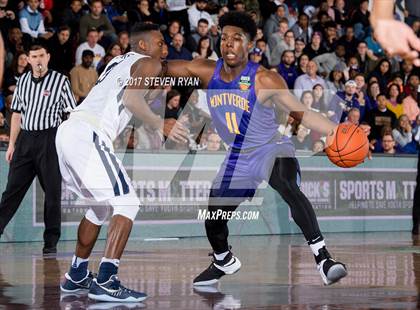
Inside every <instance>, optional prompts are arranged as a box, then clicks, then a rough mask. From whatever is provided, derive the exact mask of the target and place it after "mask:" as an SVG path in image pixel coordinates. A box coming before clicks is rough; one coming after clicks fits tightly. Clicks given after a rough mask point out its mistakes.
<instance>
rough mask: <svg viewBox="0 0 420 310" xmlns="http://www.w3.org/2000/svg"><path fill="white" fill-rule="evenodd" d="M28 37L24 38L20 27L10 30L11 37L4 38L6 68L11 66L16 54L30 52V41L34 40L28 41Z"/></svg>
mask: <svg viewBox="0 0 420 310" xmlns="http://www.w3.org/2000/svg"><path fill="white" fill-rule="evenodd" d="M27 37H28V36H26V37H23V34H22V31H21V30H20V29H19V27H13V28H11V29H10V30H9V35H8V36H7V37H5V38H4V40H5V41H4V45H5V47H6V63H5V67H8V66H10V64H11V63H12V60H13V56H14V55H15V54H16V53H18V52H24V51H26V50H28V48H29V45H30V41H32V39H30V40H26V38H27ZM29 38H30V37H29Z"/></svg>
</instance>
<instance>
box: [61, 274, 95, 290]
mask: <svg viewBox="0 0 420 310" xmlns="http://www.w3.org/2000/svg"><path fill="white" fill-rule="evenodd" d="M94 277H95V274H93V273H92V272H90V271H89V272H88V274H87V275H86V277H84V278H83V279H82V280H80V281H74V280H73V279H72V278H71V276H70V275H69V274H68V273H67V272H66V274H65V275H64V282H63V283H62V284H61V285H60V289H61V291H62V292H65V293H73V292H78V291H81V290H88V289H90V286H91V285H92V280H93V278H94Z"/></svg>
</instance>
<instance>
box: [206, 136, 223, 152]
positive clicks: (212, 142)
mask: <svg viewBox="0 0 420 310" xmlns="http://www.w3.org/2000/svg"><path fill="white" fill-rule="evenodd" d="M221 142H222V139H221V138H220V137H219V135H218V134H217V133H210V134H209V135H208V136H207V151H209V152H217V151H220V148H221Z"/></svg>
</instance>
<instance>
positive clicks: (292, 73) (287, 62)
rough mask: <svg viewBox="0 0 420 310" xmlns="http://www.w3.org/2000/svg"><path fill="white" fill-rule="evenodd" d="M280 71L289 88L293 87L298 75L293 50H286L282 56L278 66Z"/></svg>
mask: <svg viewBox="0 0 420 310" xmlns="http://www.w3.org/2000/svg"><path fill="white" fill-rule="evenodd" d="M277 71H278V73H279V74H280V75H281V76H282V77H283V79H284V80H285V81H286V83H287V87H289V89H293V86H294V85H295V81H296V79H297V77H298V73H297V69H296V66H295V55H294V53H293V51H284V52H283V55H282V56H281V62H280V64H279V65H278V67H277Z"/></svg>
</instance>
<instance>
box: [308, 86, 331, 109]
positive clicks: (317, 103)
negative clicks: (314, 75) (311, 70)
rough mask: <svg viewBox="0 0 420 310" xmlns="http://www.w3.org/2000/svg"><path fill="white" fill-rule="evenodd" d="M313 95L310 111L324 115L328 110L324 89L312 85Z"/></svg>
mask: <svg viewBox="0 0 420 310" xmlns="http://www.w3.org/2000/svg"><path fill="white" fill-rule="evenodd" d="M312 93H313V94H314V103H313V104H312V109H313V110H316V111H318V112H321V113H326V112H327V111H328V108H329V102H328V101H327V100H326V97H327V96H326V95H325V89H324V86H323V85H321V84H316V85H314V87H313V89H312Z"/></svg>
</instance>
